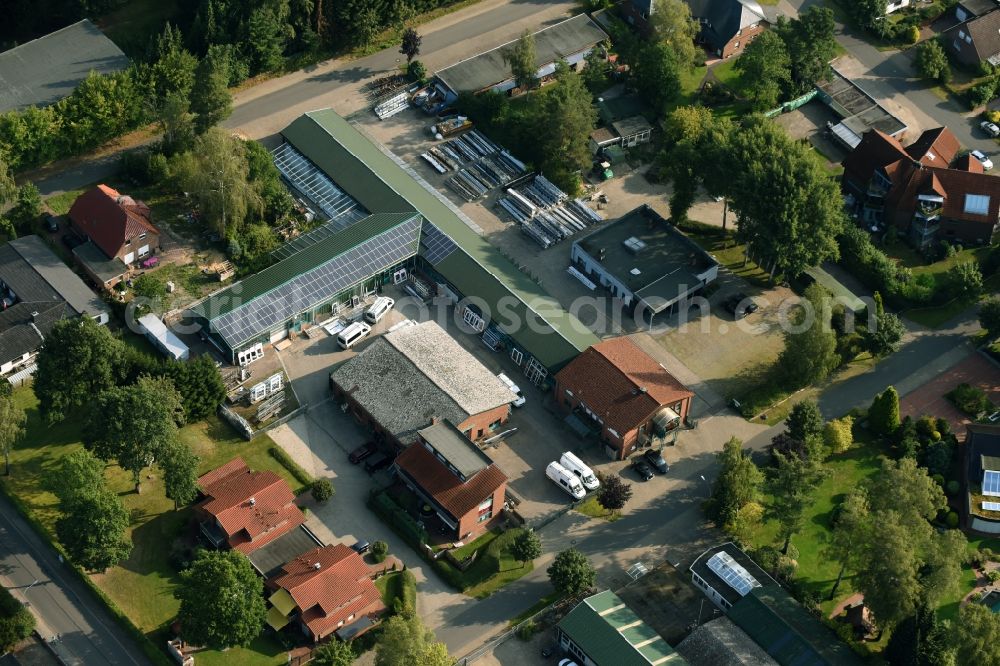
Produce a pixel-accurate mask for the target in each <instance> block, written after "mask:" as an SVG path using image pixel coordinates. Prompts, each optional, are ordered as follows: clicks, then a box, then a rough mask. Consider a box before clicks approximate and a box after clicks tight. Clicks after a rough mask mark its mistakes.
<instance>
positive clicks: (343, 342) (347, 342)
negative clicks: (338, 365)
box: [337, 321, 372, 349]
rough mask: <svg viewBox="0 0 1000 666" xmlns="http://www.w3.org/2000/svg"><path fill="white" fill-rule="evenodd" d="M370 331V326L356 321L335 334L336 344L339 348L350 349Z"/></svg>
mask: <svg viewBox="0 0 1000 666" xmlns="http://www.w3.org/2000/svg"><path fill="white" fill-rule="evenodd" d="M371 332H372V327H371V326H369V325H368V324H366V323H364V322H361V321H357V322H354V323H353V324H351V325H350V326H348V327H347V328H345V329H344V330H342V331H341V332H340V333H338V334H337V344H338V345H340V347H341V349H350V348H351V347H353V346H354V345H356V344H357V343H359V342H361V341H362V340H364V339H365V336H367V335H368V334H369V333H371Z"/></svg>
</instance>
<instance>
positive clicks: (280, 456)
mask: <svg viewBox="0 0 1000 666" xmlns="http://www.w3.org/2000/svg"><path fill="white" fill-rule="evenodd" d="M267 452H268V453H269V454H270V456H271V457H272V458H274V459H275V460H277V461H278V463H279V464H280V465H281V466H282V467H284V468H285V469H287V470H288V473H289V474H291V475H292V476H294V477H295V480H296V481H298V482H299V483H301V484H302V485H303V486H306V487H309V486H311V485H312V482H313V478H312V476H310V474H309V472H307V471H305V470H304V469H302V468H301V467H299V464H298V463H297V462H295V461H294V460H292V457H291V456H290V455H288V454H287V453H285V450H284V449H282V448H280V447H277V446H272V447H271V448H269V449H268V450H267Z"/></svg>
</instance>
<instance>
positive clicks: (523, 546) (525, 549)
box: [510, 528, 542, 567]
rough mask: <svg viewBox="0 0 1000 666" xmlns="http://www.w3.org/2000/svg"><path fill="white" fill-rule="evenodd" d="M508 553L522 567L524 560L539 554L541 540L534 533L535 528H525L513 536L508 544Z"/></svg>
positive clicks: (526, 560) (529, 559)
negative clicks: (511, 541)
mask: <svg viewBox="0 0 1000 666" xmlns="http://www.w3.org/2000/svg"><path fill="white" fill-rule="evenodd" d="M510 554H511V555H513V556H514V559H515V560H517V561H518V562H520V563H521V566H522V567H523V566H524V563H525V562H529V561H531V560H534V559H535V558H536V557H540V556H541V554H542V540H541V539H539V538H538V535H537V534H535V530H533V529H530V528H528V529H525V530H523V531H522V532H521V533H520V534H518V535H517V536H516V537H514V543H512V544H511V545H510Z"/></svg>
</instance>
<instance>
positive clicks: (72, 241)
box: [62, 234, 83, 250]
mask: <svg viewBox="0 0 1000 666" xmlns="http://www.w3.org/2000/svg"><path fill="white" fill-rule="evenodd" d="M62 242H63V245H65V246H66V247H68V248H69V249H71V250H72V249H73V248H75V247H76V246H77V245H80V244H82V243H83V241H82V240H80V238H79V237H78V236H75V235H74V234H63V235H62Z"/></svg>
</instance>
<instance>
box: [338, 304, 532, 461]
mask: <svg viewBox="0 0 1000 666" xmlns="http://www.w3.org/2000/svg"><path fill="white" fill-rule="evenodd" d="M330 386H331V388H332V390H333V394H334V396H335V397H336V398H337V400H338V401H340V402H343V403H346V404H347V406H348V409H349V411H350V412H351V414H353V415H354V417H355V419H357V420H358V421H359V422H360V423H362V424H364V425H367V426H368V427H370V428H371V429H372V430H373V431H374V433H375V435H376V437H377V438H379V439H381V440H382V441H385V442H387V443H389V444H392V445H394V446H396V447H397V448H403V447H405V446H408V445H410V444H412V443H413V442H414V441H416V439H417V432H418V431H419V430H420V429H421V428H425V427H427V426H429V425H430V424H431V423H432V422H433V420H434V419H441V420H448V421H450V422H451V423H453V424H455V426H456V427H457V428H458V429H459V430H460V431H461V432H462V433H464V434H465V435H466V436H467V437H469V438H470V439H473V440H478V439H482V438H484V437H488V436H489V435H490V433H492V432H494V431H496V430H498V429H499V428H500V426H502V425H503V424H504V423H506V421H507V418H508V417H509V416H510V405H511V403H512V402H513V401H514V400H516V399H517V396H515V395H514V394H513V393H512V392H511V391H510V389H509V388H507V386H506V385H505V384H504V383H503V382H501V381H500V380H499V379H498V378H497V376H496V375H494V374H493V373H492V372H490V371H489V370H488V369H487V368H486V367H485V366H484V365H483V364H482V363H480V362H479V361H478V360H476V358H475V357H474V356H473V355H472V354H470V353H469V352H467V351H466V350H465V349H463V348H462V346H461V345H459V344H458V343H457V342H456V341H455V340H454V339H453V338H452V337H451V336H450V335H448V333H446V332H445V331H444V330H443V329H442V328H441V327H440V326H438V325H437V324H436V323H434V322H432V321H428V322H423V323H421V324H417V325H416V326H407V327H404V328H400V329H398V330H396V331H393V332H391V333H387V334H385V335H383V336H380V337H378V338H376V339H374V340H372V341H371V342H370V343H368V345H367V346H366V347H364V349H362V351H361V352H360V353H358V355H357V356H355V357H354V358H352V359H351V360H349V361H348V362H346V363H344V364H342V365H340V366H339V367H338V368H337V369H336V370H334V371H333V373H332V374H331V375H330Z"/></svg>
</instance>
